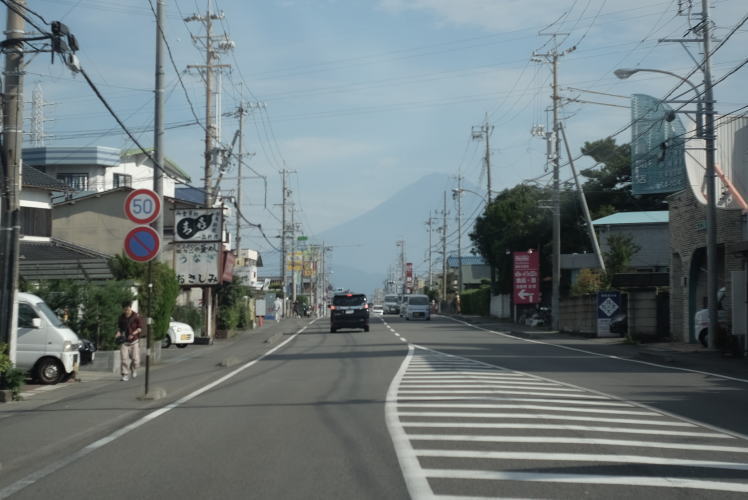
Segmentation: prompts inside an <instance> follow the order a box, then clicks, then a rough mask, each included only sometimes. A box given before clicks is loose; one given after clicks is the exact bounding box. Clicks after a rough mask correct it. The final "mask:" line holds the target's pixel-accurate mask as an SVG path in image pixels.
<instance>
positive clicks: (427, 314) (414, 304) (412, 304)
mask: <svg viewBox="0 0 748 500" xmlns="http://www.w3.org/2000/svg"><path fill="white" fill-rule="evenodd" d="M404 297H405V301H404V302H403V305H402V307H403V309H404V310H403V311H401V312H402V315H403V317H404V318H405V319H425V320H430V319H431V304H430V301H429V296H428V295H420V294H415V293H414V294H412V295H405V296H404Z"/></svg>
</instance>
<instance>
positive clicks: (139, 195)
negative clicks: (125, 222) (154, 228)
mask: <svg viewBox="0 0 748 500" xmlns="http://www.w3.org/2000/svg"><path fill="white" fill-rule="evenodd" d="M125 215H126V216H127V218H128V219H130V220H131V221H133V222H134V223H136V224H149V223H151V222H153V221H154V220H156V219H157V218H158V216H159V215H161V198H159V196H158V195H157V194H156V193H155V192H154V191H152V190H150V189H136V190H135V191H133V192H131V193H130V194H129V195H127V198H126V199H125Z"/></svg>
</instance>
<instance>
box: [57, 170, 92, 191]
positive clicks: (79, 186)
mask: <svg viewBox="0 0 748 500" xmlns="http://www.w3.org/2000/svg"><path fill="white" fill-rule="evenodd" d="M57 180H58V181H62V182H64V183H65V184H67V185H68V186H70V187H71V188H73V189H75V190H76V191H87V190H88V174H57Z"/></svg>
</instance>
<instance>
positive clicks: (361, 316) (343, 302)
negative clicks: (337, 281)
mask: <svg viewBox="0 0 748 500" xmlns="http://www.w3.org/2000/svg"><path fill="white" fill-rule="evenodd" d="M344 327H348V328H363V329H364V331H365V332H368V331H369V304H368V302H367V301H366V295H364V294H363V293H338V294H335V295H334V296H333V298H332V305H330V333H335V332H336V331H337V330H338V328H344Z"/></svg>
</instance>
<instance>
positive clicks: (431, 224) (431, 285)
mask: <svg viewBox="0 0 748 500" xmlns="http://www.w3.org/2000/svg"><path fill="white" fill-rule="evenodd" d="M426 225H427V226H428V228H429V280H428V281H429V290H431V289H432V288H433V287H434V279H433V277H432V276H433V273H432V271H431V263H432V259H431V245H432V243H431V229H432V226H433V225H434V218H433V217H432V216H431V214H429V220H427V221H426Z"/></svg>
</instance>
